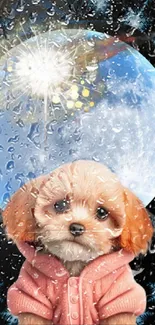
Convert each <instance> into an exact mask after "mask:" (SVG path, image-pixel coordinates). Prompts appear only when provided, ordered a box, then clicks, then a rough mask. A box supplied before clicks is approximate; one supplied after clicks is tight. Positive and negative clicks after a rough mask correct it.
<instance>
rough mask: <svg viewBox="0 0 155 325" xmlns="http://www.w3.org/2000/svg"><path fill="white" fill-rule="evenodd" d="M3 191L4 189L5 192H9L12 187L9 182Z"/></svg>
mask: <svg viewBox="0 0 155 325" xmlns="http://www.w3.org/2000/svg"><path fill="white" fill-rule="evenodd" d="M5 189H6V191H7V192H10V191H11V189H12V187H11V185H10V182H7V184H6V185H5Z"/></svg>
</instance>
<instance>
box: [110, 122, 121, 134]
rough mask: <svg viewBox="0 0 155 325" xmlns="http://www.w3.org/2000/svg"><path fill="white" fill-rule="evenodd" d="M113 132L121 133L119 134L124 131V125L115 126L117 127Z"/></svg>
mask: <svg viewBox="0 0 155 325" xmlns="http://www.w3.org/2000/svg"><path fill="white" fill-rule="evenodd" d="M112 130H113V131H114V132H115V133H119V132H121V131H122V130H123V127H122V125H120V124H118V125H115V127H113V128H112Z"/></svg>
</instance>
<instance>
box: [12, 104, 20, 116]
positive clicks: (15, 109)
mask: <svg viewBox="0 0 155 325" xmlns="http://www.w3.org/2000/svg"><path fill="white" fill-rule="evenodd" d="M13 112H14V113H15V114H21V103H20V104H19V105H17V106H15V107H14V109H13Z"/></svg>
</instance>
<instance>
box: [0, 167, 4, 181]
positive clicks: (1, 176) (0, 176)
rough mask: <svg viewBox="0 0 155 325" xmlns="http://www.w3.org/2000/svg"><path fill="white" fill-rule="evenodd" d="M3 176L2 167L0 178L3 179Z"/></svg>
mask: <svg viewBox="0 0 155 325" xmlns="http://www.w3.org/2000/svg"><path fill="white" fill-rule="evenodd" d="M2 178H3V173H2V170H1V169H0V180H2Z"/></svg>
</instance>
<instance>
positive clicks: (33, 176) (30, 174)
mask: <svg viewBox="0 0 155 325" xmlns="http://www.w3.org/2000/svg"><path fill="white" fill-rule="evenodd" d="M35 177H36V175H35V174H34V173H32V172H29V173H28V175H27V178H28V179H33V178H35Z"/></svg>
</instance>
